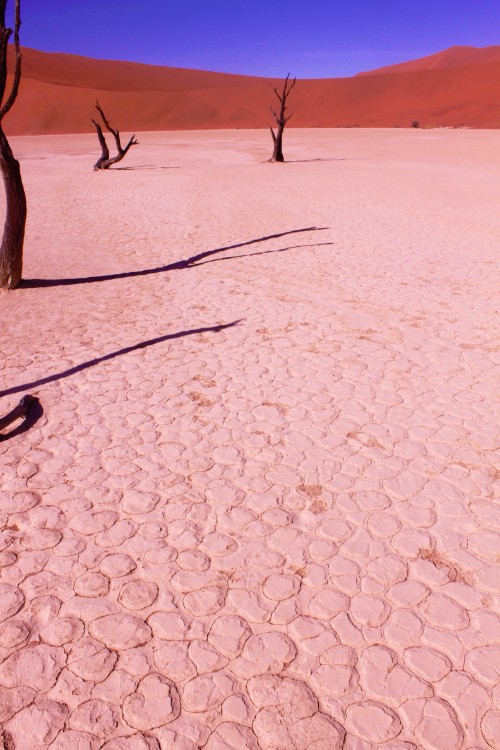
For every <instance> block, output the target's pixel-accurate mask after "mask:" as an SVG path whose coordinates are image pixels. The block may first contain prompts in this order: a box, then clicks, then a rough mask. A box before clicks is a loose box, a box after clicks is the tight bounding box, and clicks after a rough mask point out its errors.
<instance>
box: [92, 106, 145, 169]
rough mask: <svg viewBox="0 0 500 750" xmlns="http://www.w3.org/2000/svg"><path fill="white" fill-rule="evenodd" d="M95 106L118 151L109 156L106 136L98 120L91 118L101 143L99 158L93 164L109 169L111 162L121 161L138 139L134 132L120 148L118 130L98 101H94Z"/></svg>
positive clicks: (95, 167) (97, 167) (96, 167)
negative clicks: (109, 120)
mask: <svg viewBox="0 0 500 750" xmlns="http://www.w3.org/2000/svg"><path fill="white" fill-rule="evenodd" d="M95 108H96V109H97V111H98V112H99V114H100V115H101V119H102V121H103V123H104V126H105V127H106V129H107V130H109V132H110V133H111V134H112V136H113V138H114V139H115V144H116V150H117V151H118V153H117V155H116V156H113V157H112V158H110V157H109V148H108V144H107V143H106V138H105V137H104V133H103V132H102V128H101V126H100V125H99V123H98V122H96V121H95V120H92V122H93V123H94V125H95V129H96V131H97V137H98V138H99V143H100V144H101V150H102V154H101V156H100V158H99V159H98V160H97V161H96V163H95V164H94V169H109V168H110V166H111V165H112V164H116V162H118V161H121V160H122V159H123V157H124V156H125V155H126V153H127V151H128V150H129V148H130V147H131V146H135V145H136V144H137V143H139V141H136V140H135V133H134V135H133V136H132V138H131V139H130V140H129V142H128V143H127V145H126V146H125V148H122V144H121V141H120V132H119V131H118V130H115V129H114V128H112V127H111V125H110V124H109V122H108V120H107V119H106V115H105V114H104V112H103V111H102V108H101V105H100V104H99V102H98V101H97V102H96V105H95Z"/></svg>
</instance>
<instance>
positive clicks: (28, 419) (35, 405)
mask: <svg viewBox="0 0 500 750" xmlns="http://www.w3.org/2000/svg"><path fill="white" fill-rule="evenodd" d="M42 416H43V407H42V405H41V403H40V401H39V400H38V399H37V398H36V396H34V397H33V401H32V402H31V404H30V405H29V407H28V410H27V412H26V414H25V416H24V419H23V421H22V422H21V424H19V425H18V426H17V427H14V429H13V430H10V432H6V433H4V434H3V435H2V434H1V433H0V442H4V441H5V440H9V438H13V437H16V436H17V435H22V434H23V432H27V431H28V430H29V429H31V427H33V425H35V424H36V423H37V422H38V420H39V419H40V417H42Z"/></svg>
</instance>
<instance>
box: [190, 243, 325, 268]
mask: <svg viewBox="0 0 500 750" xmlns="http://www.w3.org/2000/svg"><path fill="white" fill-rule="evenodd" d="M325 245H333V242H315V243H314V245H290V246H289V247H279V248H278V249H277V250H260V251H259V252H258V253H246V254H245V255H228V256H226V257H225V258H211V259H210V260H204V261H203V262H202V263H197V264H196V265H197V266H204V265H205V264H206V263H223V262H224V261H225V260H237V259H238V258H253V256H254V255H269V253H286V252H288V250H300V249H301V248H303V247H324V246H325Z"/></svg>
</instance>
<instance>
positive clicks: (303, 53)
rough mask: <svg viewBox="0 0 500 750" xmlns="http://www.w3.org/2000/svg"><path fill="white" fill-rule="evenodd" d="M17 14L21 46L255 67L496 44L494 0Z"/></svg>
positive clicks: (89, 6) (360, 66)
mask: <svg viewBox="0 0 500 750" xmlns="http://www.w3.org/2000/svg"><path fill="white" fill-rule="evenodd" d="M13 4H14V0H10V2H9V6H10V7H11V8H12V6H13ZM22 16H23V25H22V29H21V43H22V44H24V45H25V46H27V47H34V48H35V49H40V50H45V51H47V52H71V53H74V54H78V55H87V56H89V57H98V58H107V59H118V60H131V61H136V62H145V63H153V64H158V65H172V66H174V67H183V68H198V69H202V70H216V71H222V72H232V73H243V74H247V75H261V76H282V75H284V74H286V73H288V72H289V71H290V72H291V73H292V75H296V76H297V77H299V78H323V77H341V76H350V75H354V74H355V73H358V72H360V71H362V70H370V69H373V68H376V67H380V66H382V65H390V64H393V63H397V62H403V61H404V60H410V59H414V58H416V57H422V56H424V55H428V54H432V53H433V52H438V51H440V50H442V49H445V48H447V47H451V46H453V45H472V46H477V47H483V46H487V45H491V44H500V0H22Z"/></svg>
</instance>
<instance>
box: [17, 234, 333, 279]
mask: <svg viewBox="0 0 500 750" xmlns="http://www.w3.org/2000/svg"><path fill="white" fill-rule="evenodd" d="M325 229H328V227H304V228H303V229H291V230H289V231H288V232H278V233H276V234H268V235H266V236H264V237H257V239H254V240H248V241H247V242H238V243H236V244H234V245H227V246H226V247H218V248H216V249H215V250H206V251H205V252H203V253H198V255H192V256H191V257H190V258H186V259H185V260H178V261H175V262H174V263H169V264H168V265H165V266H157V267H156V268H146V269H143V270H141V271H124V272H123V273H109V274H104V275H102V276H82V277H79V278H73V279H23V280H22V281H21V283H20V284H19V287H18V288H20V289H37V288H40V287H48V286H73V285H74V284H95V283H97V282H99V281H113V280H115V279H130V278H133V277H134V276H149V275H151V274H155V273H165V272H167V271H181V270H183V269H186V268H193V267H194V266H197V265H202V264H201V263H200V261H202V260H204V259H205V258H209V257H210V256H212V255H217V254H218V253H223V252H225V251H226V250H235V249H236V248H238V247H246V246H248V245H255V244H257V243H259V242H267V241H268V240H274V239H277V238H279V237H286V236H288V235H290V234H298V233H300V232H322V231H324V230H325ZM284 249H288V248H284ZM240 257H243V256H240Z"/></svg>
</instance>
